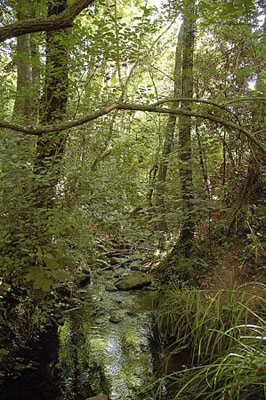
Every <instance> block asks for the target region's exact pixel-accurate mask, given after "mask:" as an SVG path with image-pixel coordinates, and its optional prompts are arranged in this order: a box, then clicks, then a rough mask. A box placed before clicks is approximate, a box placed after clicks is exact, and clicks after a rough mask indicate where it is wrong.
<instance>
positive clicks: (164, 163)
mask: <svg viewBox="0 0 266 400" xmlns="http://www.w3.org/2000/svg"><path fill="white" fill-rule="evenodd" d="M182 36H183V26H181V28H180V30H179V34H178V38H177V45H176V53H175V69H174V96H173V97H174V98H178V97H180V92H181V90H180V88H181V49H182ZM175 105H176V104H175ZM176 118H177V117H176V116H175V115H169V117H168V122H167V126H166V130H165V135H164V141H163V148H162V155H161V159H160V163H159V167H158V172H157V182H156V191H155V205H156V213H157V215H158V216H159V222H158V223H157V230H158V231H160V232H167V231H168V227H167V222H166V218H165V184H166V176H167V170H168V165H169V156H170V154H171V151H172V146H173V139H174V132H175V127H176Z"/></svg>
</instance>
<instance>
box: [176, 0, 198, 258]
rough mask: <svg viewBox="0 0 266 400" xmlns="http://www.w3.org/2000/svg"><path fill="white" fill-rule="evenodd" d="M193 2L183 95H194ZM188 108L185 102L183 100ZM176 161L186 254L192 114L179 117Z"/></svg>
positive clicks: (190, 229)
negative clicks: (178, 172)
mask: <svg viewBox="0 0 266 400" xmlns="http://www.w3.org/2000/svg"><path fill="white" fill-rule="evenodd" d="M194 3H195V1H194V0H193V1H192V0H186V1H184V39H183V60H182V97H183V98H192V97H193V53H194V19H195V13H194ZM182 106H183V107H184V108H187V109H189V104H188V102H186V101H184V102H183V103H182ZM179 160H180V181H181V196H182V211H183V221H182V222H181V228H180V237H179V247H180V248H181V249H183V251H184V255H186V256H188V255H189V252H190V250H191V248H192V245H193V241H194V231H195V223H194V217H193V214H192V212H193V180H192V160H191V117H185V116H182V117H180V128H179Z"/></svg>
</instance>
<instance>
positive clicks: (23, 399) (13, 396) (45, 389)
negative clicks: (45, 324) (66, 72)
mask: <svg viewBox="0 0 266 400" xmlns="http://www.w3.org/2000/svg"><path fill="white" fill-rule="evenodd" d="M58 346H59V340H58V334H57V327H56V326H52V327H50V328H49V329H48V331H47V332H46V333H45V334H42V335H41V337H40V341H38V342H35V343H33V344H32V349H31V351H26V350H23V351H21V352H20V353H18V355H17V356H18V357H23V358H24V359H25V363H26V365H35V367H34V368H32V367H29V368H26V369H24V370H23V371H22V372H21V375H20V376H19V377H18V376H17V373H16V376H12V374H10V376H7V377H6V378H5V379H4V381H3V384H2V385H1V387H0V399H1V400H36V399H37V400H55V399H56V398H57V397H58V395H59V391H58V386H57V381H56V376H55V371H54V365H55V363H56V360H57V352H58Z"/></svg>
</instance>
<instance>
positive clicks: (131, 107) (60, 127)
mask: <svg viewBox="0 0 266 400" xmlns="http://www.w3.org/2000/svg"><path fill="white" fill-rule="evenodd" d="M115 109H117V110H127V111H143V112H145V111H146V112H152V113H159V114H172V115H183V116H187V117H194V118H201V119H206V120H209V121H213V122H215V123H217V124H220V125H223V126H225V127H227V128H231V129H233V130H236V131H238V132H240V133H242V134H244V135H245V136H246V137H247V138H248V139H250V141H251V142H252V143H254V144H255V145H256V146H258V147H259V148H260V150H261V151H262V152H263V153H265V154H266V147H265V146H264V144H263V143H261V142H260V141H259V140H258V139H257V138H256V137H254V135H252V134H251V133H250V132H249V131H248V130H246V129H245V128H243V127H242V126H240V125H238V124H236V123H234V122H232V121H229V120H225V119H222V118H219V117H218V116H215V115H211V114H204V113H200V112H195V111H190V110H186V109H183V108H177V109H176V108H162V107H157V106H155V105H141V104H128V103H121V102H117V103H114V104H111V105H110V106H108V107H105V108H103V109H101V110H99V111H96V112H94V113H91V114H88V115H86V116H84V117H82V118H78V119H75V120H73V121H67V122H63V123H60V124H55V125H47V126H41V125H40V126H37V127H35V128H34V127H32V126H23V125H20V124H15V123H13V122H8V121H3V120H2V121H1V120H0V128H6V129H12V130H14V131H17V132H22V133H25V134H28V135H35V136H41V135H43V134H45V133H53V132H60V131H64V130H67V129H70V128H74V127H75V126H79V125H83V124H86V123H87V122H90V121H93V120H95V119H97V118H99V117H102V116H104V115H107V114H109V113H110V112H111V111H113V110H115Z"/></svg>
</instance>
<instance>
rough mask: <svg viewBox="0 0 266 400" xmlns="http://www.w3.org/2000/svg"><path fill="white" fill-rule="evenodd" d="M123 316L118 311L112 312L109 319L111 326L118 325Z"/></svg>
mask: <svg viewBox="0 0 266 400" xmlns="http://www.w3.org/2000/svg"><path fill="white" fill-rule="evenodd" d="M124 316H125V315H124V314H123V313H121V312H120V311H116V312H113V313H112V314H111V315H110V317H109V321H110V322H112V323H113V324H119V322H121V321H122V320H123V319H124Z"/></svg>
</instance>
